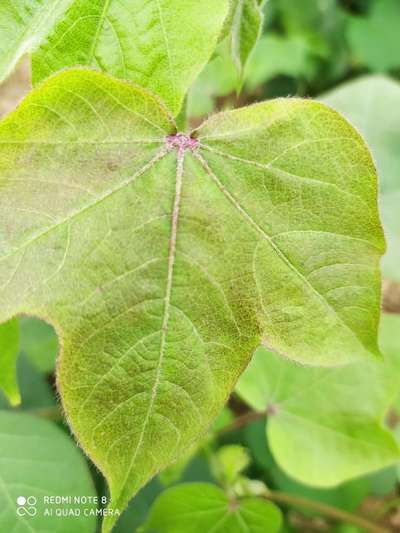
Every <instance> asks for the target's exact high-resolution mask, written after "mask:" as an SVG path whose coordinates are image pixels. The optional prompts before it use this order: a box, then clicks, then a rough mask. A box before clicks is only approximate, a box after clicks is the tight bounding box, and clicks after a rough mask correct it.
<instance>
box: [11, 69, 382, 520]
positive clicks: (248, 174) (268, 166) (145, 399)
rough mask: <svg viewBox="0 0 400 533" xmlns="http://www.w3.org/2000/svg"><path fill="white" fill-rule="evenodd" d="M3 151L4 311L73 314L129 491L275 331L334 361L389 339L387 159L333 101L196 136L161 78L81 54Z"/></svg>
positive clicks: (104, 446) (263, 110)
mask: <svg viewBox="0 0 400 533" xmlns="http://www.w3.org/2000/svg"><path fill="white" fill-rule="evenodd" d="M0 152H1V153H0V156H1V157H0V185H1V187H0V202H1V205H2V206H3V208H2V210H1V212H0V223H1V227H2V228H5V230H4V231H3V233H2V236H1V238H2V240H1V241H0V286H1V287H2V289H1V294H0V301H1V308H0V321H6V320H8V319H9V318H10V317H11V316H14V315H16V314H20V313H25V314H30V315H33V316H35V315H36V316H39V317H43V318H44V319H46V321H48V322H49V323H51V324H52V325H53V326H54V328H55V330H56V332H57V334H58V335H59V337H60V345H61V346H62V353H61V356H60V361H59V364H58V385H59V390H60V393H61V397H62V401H63V404H64V409H65V412H66V414H67V418H68V421H69V423H70V425H71V427H72V430H73V431H74V433H75V435H76V436H77V438H78V440H79V442H80V444H81V445H82V447H83V448H84V450H85V451H86V452H87V453H88V454H89V456H90V457H91V458H92V459H93V461H94V462H95V463H96V465H97V466H98V467H99V469H100V470H101V471H102V472H103V473H104V475H105V477H106V478H107V480H108V482H109V485H110V490H111V495H112V502H111V507H113V508H118V509H122V508H124V507H125V506H126V504H127V502H128V500H129V499H130V498H131V497H132V495H133V494H134V493H135V492H137V491H138V489H139V488H140V487H141V486H142V485H143V484H144V483H145V482H146V481H147V480H148V479H149V478H151V477H152V476H153V475H154V474H155V473H157V472H158V471H160V469H161V468H163V467H165V466H166V465H168V464H170V463H171V462H173V461H175V460H177V459H179V458H180V457H182V455H185V454H187V453H188V452H189V451H190V448H193V447H194V446H195V444H196V443H197V441H198V440H199V439H200V437H201V435H203V434H204V432H205V430H206V429H207V428H208V427H209V425H210V423H211V421H212V420H213V419H214V418H215V417H216V415H217V414H218V412H219V411H220V410H221V408H222V406H223V404H224V403H225V401H226V398H227V396H228V395H229V393H230V392H231V390H232V388H233V386H234V384H235V382H236V380H237V378H238V376H239V375H240V373H241V372H242V370H243V368H244V367H245V366H246V365H247V363H248V361H249V359H250V357H251V355H252V353H253V352H254V350H255V348H256V347H257V346H258V345H259V344H260V342H261V341H264V342H268V344H269V346H271V347H273V348H274V349H276V350H278V351H279V352H281V353H284V354H286V355H287V356H288V357H291V358H293V359H297V360H299V361H302V362H309V363H315V364H316V363H322V364H325V365H335V364H338V363H343V362H345V361H347V360H348V359H349V358H365V359H369V358H371V359H372V358H373V357H371V355H376V354H378V348H377V342H376V329H377V324H378V320H379V304H380V278H379V259H380V256H381V254H382V252H383V250H384V242H383V237H382V230H381V227H380V224H379V220H378V214H377V207H376V175H375V170H374V167H373V164H372V161H371V158H370V155H369V152H368V150H367V148H366V146H365V144H364V143H363V141H362V140H361V138H360V137H359V135H358V133H357V132H356V131H355V130H354V129H353V128H352V127H351V126H350V125H349V124H348V123H347V122H346V121H344V120H343V119H342V118H341V117H340V116H339V115H338V114H337V113H335V112H334V111H331V110H330V109H328V108H327V107H325V106H324V105H322V104H319V103H315V102H311V101H303V100H296V99H294V100H289V99H286V100H277V101H272V102H268V103H265V104H259V105H257V106H253V107H250V108H247V109H241V110H238V111H233V112H230V113H226V114H221V115H217V116H215V117H213V118H211V119H210V120H209V121H207V122H206V123H205V124H204V125H203V126H202V127H200V128H199V129H198V130H197V131H196V132H195V133H194V134H193V135H192V136H191V137H189V136H187V135H183V134H181V135H177V134H176V129H175V124H174V121H173V119H171V117H170V115H169V114H168V112H167V111H166V110H165V109H164V108H163V107H162V106H161V104H160V103H159V102H158V101H157V100H156V99H155V98H154V97H153V96H151V95H149V94H148V93H147V92H146V91H144V90H142V89H139V88H136V87H134V86H132V85H130V84H127V83H124V82H120V81H116V80H114V79H112V78H110V77H108V76H105V75H103V74H101V73H95V72H93V71H85V70H76V71H66V72H64V73H62V74H59V75H58V76H55V77H53V78H51V79H49V80H48V81H47V82H45V83H44V84H43V85H41V86H40V88H38V89H37V90H35V91H33V92H32V93H31V94H30V95H29V96H28V98H27V99H26V100H25V101H24V103H23V104H22V105H21V106H20V107H19V108H18V110H17V111H16V112H15V113H13V114H11V115H9V116H8V118H7V119H5V120H4V121H3V123H2V124H1V126H0ZM321 161H323V164H321ZM16 213H21V216H16V215H15V214H16ZM114 520H115V518H114V517H112V516H108V517H107V518H106V520H105V524H104V531H109V530H110V528H111V527H112V525H113V523H114Z"/></svg>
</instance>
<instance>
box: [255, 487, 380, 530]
mask: <svg viewBox="0 0 400 533" xmlns="http://www.w3.org/2000/svg"><path fill="white" fill-rule="evenodd" d="M263 497H264V498H266V499H268V500H271V501H274V502H277V503H286V504H288V505H290V506H298V507H307V508H308V509H313V510H314V511H318V512H319V513H321V514H323V515H325V516H326V517H328V518H331V519H333V520H335V521H340V522H344V523H348V524H353V525H355V526H358V527H360V528H361V529H362V530H363V531H368V532H370V533H390V532H389V530H388V529H386V528H383V527H380V526H378V525H376V524H373V523H372V522H370V521H369V520H365V519H364V518H361V516H357V515H354V514H351V513H347V512H346V511H342V510H341V509H337V508H336V507H331V506H330V505H327V504H326V503H321V502H316V501H314V500H309V499H308V498H303V497H300V496H295V495H293V494H287V493H286V492H279V491H268V492H266V493H265V494H264V495H263Z"/></svg>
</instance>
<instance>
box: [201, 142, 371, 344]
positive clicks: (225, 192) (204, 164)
mask: <svg viewBox="0 0 400 533" xmlns="http://www.w3.org/2000/svg"><path fill="white" fill-rule="evenodd" d="M195 157H196V158H197V159H198V161H199V162H200V164H201V165H202V167H203V168H204V170H205V171H206V173H207V174H208V175H209V176H210V177H211V179H212V180H213V182H214V183H215V184H216V186H217V187H218V189H219V190H220V191H221V193H222V194H223V195H224V196H225V198H227V200H229V202H230V203H231V204H232V205H233V206H234V207H235V209H236V210H237V211H238V212H239V213H240V215H241V216H242V217H243V218H244V219H245V220H246V221H247V222H248V224H249V225H250V226H251V227H252V228H253V229H254V230H255V231H256V232H257V233H258V234H259V235H261V237H263V239H264V240H266V241H267V242H268V243H269V244H270V246H271V248H272V249H273V250H274V251H275V253H276V254H277V255H278V257H279V258H280V259H281V260H282V261H283V263H285V264H286V266H287V267H288V268H289V269H290V270H291V271H292V272H293V273H294V274H295V275H296V277H298V278H299V279H300V280H301V281H302V283H303V284H304V285H305V286H306V287H308V289H309V290H310V291H311V292H312V293H313V294H314V296H316V297H317V298H318V300H319V301H320V302H321V304H322V305H323V306H324V307H325V309H326V310H327V311H328V312H329V313H330V314H333V316H334V317H335V318H336V319H337V320H338V321H339V322H340V323H341V324H342V325H343V326H344V327H345V329H346V330H347V331H348V332H349V333H350V334H351V335H352V337H353V338H354V339H356V341H357V342H358V343H360V344H361V346H364V345H363V342H362V341H361V340H360V339H359V338H358V336H357V335H356V334H355V332H354V331H353V330H352V329H350V327H349V326H348V325H347V324H346V323H345V322H344V321H343V319H342V318H341V317H340V316H339V315H338V313H336V311H335V310H334V309H333V307H332V306H331V305H330V304H329V303H328V302H327V300H326V299H325V298H324V297H323V296H322V294H320V293H319V292H318V291H317V289H315V287H314V286H313V285H312V284H311V283H310V281H309V280H308V279H307V278H306V277H305V276H304V275H303V274H302V273H301V272H300V271H299V270H297V268H296V267H295V266H294V265H293V264H292V263H291V261H290V260H289V258H288V257H287V256H286V255H285V254H284V253H283V252H282V250H281V249H280V248H279V247H278V245H277V244H276V243H275V242H274V240H273V239H272V237H271V236H270V235H268V233H266V232H265V230H264V229H263V228H262V227H261V226H260V225H259V224H258V223H257V222H256V221H255V220H253V218H252V217H251V216H250V215H249V214H248V213H247V211H246V210H245V209H244V208H243V207H242V206H241V204H240V203H239V202H238V201H237V199H236V198H235V197H234V196H233V195H232V194H231V193H230V192H229V190H228V189H227V188H226V187H225V186H224V185H223V183H221V182H220V180H219V179H218V177H217V176H216V174H215V173H214V172H213V171H212V169H211V167H210V165H209V164H208V161H207V160H206V159H205V158H204V157H203V156H202V155H201V154H200V152H199V151H197V152H195Z"/></svg>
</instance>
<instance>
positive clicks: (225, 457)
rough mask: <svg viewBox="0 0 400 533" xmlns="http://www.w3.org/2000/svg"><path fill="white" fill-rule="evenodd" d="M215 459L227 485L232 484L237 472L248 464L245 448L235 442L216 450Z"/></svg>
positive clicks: (241, 470)
mask: <svg viewBox="0 0 400 533" xmlns="http://www.w3.org/2000/svg"><path fill="white" fill-rule="evenodd" d="M217 459H218V463H219V466H220V469H221V477H222V479H223V480H224V484H226V485H227V486H231V485H233V484H234V483H235V481H236V480H237V478H238V476H239V474H241V472H243V470H245V468H247V467H248V466H249V464H250V457H249V454H248V452H247V450H246V449H245V448H243V447H242V446H239V445H237V444H231V445H229V446H223V447H222V448H220V449H219V450H218V452H217Z"/></svg>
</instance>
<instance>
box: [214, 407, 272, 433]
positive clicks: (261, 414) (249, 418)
mask: <svg viewBox="0 0 400 533" xmlns="http://www.w3.org/2000/svg"><path fill="white" fill-rule="evenodd" d="M265 416H266V412H265V411H248V412H247V413H244V414H243V415H240V416H238V417H237V418H235V420H234V421H233V422H231V423H230V424H228V425H227V426H224V427H222V428H221V429H220V430H219V431H218V434H219V435H221V434H224V433H229V432H230V431H235V430H236V429H240V428H242V427H243V426H246V425H247V424H249V423H250V422H254V421H255V420H260V419H261V418H265Z"/></svg>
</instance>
